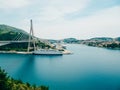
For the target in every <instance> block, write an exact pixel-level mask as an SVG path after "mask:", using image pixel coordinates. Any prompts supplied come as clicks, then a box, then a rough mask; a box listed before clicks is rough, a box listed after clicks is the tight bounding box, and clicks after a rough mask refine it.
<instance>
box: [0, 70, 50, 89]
mask: <svg viewBox="0 0 120 90" xmlns="http://www.w3.org/2000/svg"><path fill="white" fill-rule="evenodd" d="M0 90H48V87H45V86H39V87H37V86H36V85H30V84H29V83H23V82H22V81H21V80H14V79H13V78H10V77H9V76H8V75H7V73H6V72H5V70H2V69H1V68H0Z"/></svg>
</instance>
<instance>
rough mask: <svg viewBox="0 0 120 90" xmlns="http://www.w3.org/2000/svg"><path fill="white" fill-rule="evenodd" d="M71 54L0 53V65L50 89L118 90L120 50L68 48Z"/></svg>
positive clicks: (119, 83)
mask: <svg viewBox="0 0 120 90" xmlns="http://www.w3.org/2000/svg"><path fill="white" fill-rule="evenodd" d="M67 48H68V50H70V51H72V52H73V54H72V55H63V56H41V55H23V54H0V66H1V68H2V69H5V70H6V72H8V74H9V75H10V76H11V77H13V78H15V79H21V80H22V81H24V82H29V83H31V84H36V85H46V86H49V89H50V90H119V89H120V51H119V50H109V49H104V48H97V47H89V46H84V45H76V44H72V45H67Z"/></svg>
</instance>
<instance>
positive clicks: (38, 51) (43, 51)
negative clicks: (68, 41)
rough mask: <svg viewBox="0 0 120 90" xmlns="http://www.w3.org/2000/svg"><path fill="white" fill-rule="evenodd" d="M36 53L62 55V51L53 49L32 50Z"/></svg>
mask: <svg viewBox="0 0 120 90" xmlns="http://www.w3.org/2000/svg"><path fill="white" fill-rule="evenodd" d="M33 54H36V55H63V53H62V51H59V50H55V49H38V50H35V51H33Z"/></svg>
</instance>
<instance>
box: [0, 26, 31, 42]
mask: <svg viewBox="0 0 120 90" xmlns="http://www.w3.org/2000/svg"><path fill="white" fill-rule="evenodd" d="M20 34H23V35H24V37H23V39H28V35H29V34H28V33H27V32H25V31H24V30H21V29H18V28H15V27H11V26H8V25H0V41H2V40H14V39H15V38H16V36H18V35H20Z"/></svg>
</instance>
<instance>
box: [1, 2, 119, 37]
mask: <svg viewBox="0 0 120 90" xmlns="http://www.w3.org/2000/svg"><path fill="white" fill-rule="evenodd" d="M30 19H32V20H33V28H34V35H35V36H37V37H39V38H44V39H63V38H71V37H74V38H77V39H88V38H93V37H113V38H114V37H120V0H0V24H6V25H10V26H13V27H17V28H20V29H23V30H25V31H27V32H29V30H30Z"/></svg>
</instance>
